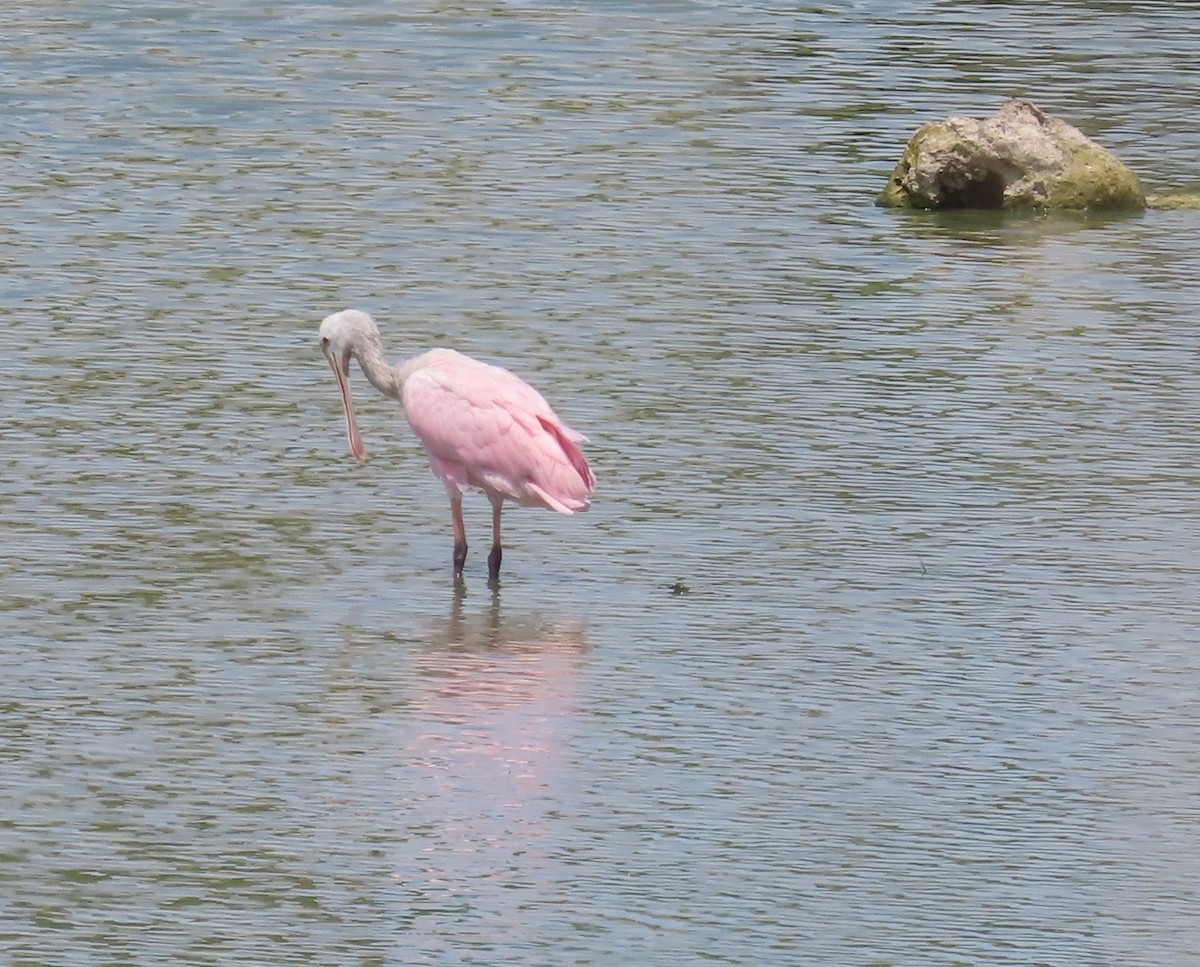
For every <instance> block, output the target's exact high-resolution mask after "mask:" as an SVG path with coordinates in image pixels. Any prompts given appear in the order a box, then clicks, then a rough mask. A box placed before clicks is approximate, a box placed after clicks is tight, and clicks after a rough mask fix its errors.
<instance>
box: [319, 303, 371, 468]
mask: <svg viewBox="0 0 1200 967" xmlns="http://www.w3.org/2000/svg"><path fill="white" fill-rule="evenodd" d="M319 332H320V336H321V352H323V353H324V354H325V359H326V361H328V363H329V368H330V369H332V370H333V375H334V376H336V377H337V383H338V390H339V391H340V392H341V394H342V410H343V412H344V413H345V414H346V439H347V441H348V442H349V444H350V452H351V453H352V454H354V457H355V459H356V460H358V461H360V462H361V461H364V460H366V459H367V448H366V447H365V446H363V441H362V436H361V435H360V434H359V432H358V423H357V421H356V420H355V418H354V401H353V400H352V399H351V398H350V359H351V358H352V357H353V356H355V355H359V356H360V358H361V354H362V353H363V352H364V351H365V350H368V349H374V350H379V342H380V340H379V329H378V327H377V326H376V325H375V320H374V319H372V318H371V317H370V316H369V315H367V314H366V313H365V312H360V311H359V310H357V309H345V310H343V311H341V312H335V313H333V315H330V316H326V317H325V318H324V319H323V320H321V328H320V330H319Z"/></svg>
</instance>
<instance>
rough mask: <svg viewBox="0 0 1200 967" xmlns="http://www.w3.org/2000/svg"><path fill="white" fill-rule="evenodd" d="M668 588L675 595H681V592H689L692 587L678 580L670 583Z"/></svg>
mask: <svg viewBox="0 0 1200 967" xmlns="http://www.w3.org/2000/svg"><path fill="white" fill-rule="evenodd" d="M667 590H668V591H670V592H671V593H672V594H673V595H676V596H679V595H681V594H687V593H688V592H690V591H691V590H692V589H691V588H689V587H688V586H687V585H686V584H684V583H683V582H682V581H676V582H675V583H674V584H668V585H667Z"/></svg>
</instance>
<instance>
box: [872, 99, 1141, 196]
mask: <svg viewBox="0 0 1200 967" xmlns="http://www.w3.org/2000/svg"><path fill="white" fill-rule="evenodd" d="M876 203H877V204H879V205H882V206H885V207H891V208H921V209H946V208H980V209H1009V210H1022V209H1047V208H1049V209H1071V210H1096V211H1141V210H1142V209H1144V208H1145V207H1146V196H1145V194H1144V193H1143V192H1142V187H1141V185H1140V184H1139V182H1138V179H1137V176H1136V175H1135V174H1134V173H1133V172H1132V171H1130V170H1129V168H1127V167H1126V166H1125V165H1124V164H1122V163H1121V162H1120V161H1119V160H1117V158H1116V157H1115V156H1114V155H1113V154H1112V153H1111V152H1109V151H1107V150H1106V149H1105V148H1102V147H1101V146H1100V145H1098V144H1096V142H1094V141H1092V140H1091V139H1090V138H1088V137H1086V136H1085V135H1084V134H1082V133H1081V132H1080V131H1079V130H1078V129H1077V128H1074V127H1072V126H1071V125H1069V124H1067V123H1066V122H1065V121H1061V120H1059V119H1057V118H1053V117H1051V116H1049V115H1047V114H1045V113H1043V112H1042V111H1040V110H1038V108H1037V107H1035V106H1034V105H1033V104H1032V103H1031V102H1029V101H1027V100H1024V99H1021V98H1014V99H1012V100H1010V101H1007V102H1006V103H1005V104H1004V105H1003V106H1002V107H1001V108H1000V110H999V111H998V112H997V113H996V115H995V116H994V117H991V118H988V119H987V120H985V121H980V120H977V119H975V118H961V117H952V118H948V119H947V120H945V121H935V122H931V123H929V124H925V125H922V126H921V128H919V129H918V130H917V132H916V134H914V135H913V136H912V138H911V139H910V140H909V142H908V145H907V147H906V148H905V149H904V155H903V157H901V159H900V162H899V163H898V164H897V165H896V168H895V170H894V171H893V172H892V176H891V178H889V179H888V183H887V185H886V186H885V187H884V189H883V191H882V192H881V193H880V195H879V197H878V198H877V199H876Z"/></svg>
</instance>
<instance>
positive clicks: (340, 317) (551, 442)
mask: <svg viewBox="0 0 1200 967" xmlns="http://www.w3.org/2000/svg"><path fill="white" fill-rule="evenodd" d="M320 333H321V350H322V352H324V353H325V358H326V360H328V362H329V365H330V367H331V368H332V369H333V374H334V376H336V377H337V382H338V389H339V390H341V393H342V409H343V410H344V411H345V413H346V438H347V439H348V440H349V442H350V452H351V453H352V454H354V456H355V457H356V458H357V459H358V460H359V461H364V460H366V459H367V451H366V448H365V447H364V446H363V442H362V437H361V436H360V435H359V432H358V424H357V423H356V421H355V419H354V403H353V402H352V400H351V398H350V384H349V382H348V380H349V377H350V359H351V357H353V358H354V359H357V360H358V365H359V366H360V367H361V369H362V371H363V375H365V376H366V377H367V380H368V381H369V382H370V383H371V385H372V386H374V387H375V388H376V389H377V390H379V392H381V393H382V394H383V395H384V396H390V397H391V398H392V399H395V400H399V401H400V402H401V404H402V405H403V407H404V415H405V417H406V418H407V419H408V425H409V426H411V427H412V429H413V432H414V433H415V434H416V435H417V437H418V438H419V439H420V441H421V443H423V444H424V445H425V450H426V452H427V453H428V454H429V466H430V467H431V468H432V469H433V472H434V473H435V474H436V475H437V476H438V477H440V478H441V479H442V483H443V484H445V486H446V493H447V494H449V495H450V513H451V515H452V516H453V519H454V577H455V579H456V580H459V579H461V578H462V571H463V564H464V563H465V561H466V559H467V533H466V528H465V527H464V526H463V515H462V495H463V493H464V492H465V491H466V490H467V489H468V488H469V487H472V486H474V487H479V488H480V489H481V490H483V492H484V493H486V494H487V495H488V499H489V500H491V502H492V550H491V553H490V554H488V581H489V583H492V584H495V583H496V582H497V581H498V580H499V578H500V558H501V556H502V551H501V549H500V510H501V508H502V507H503V505H504V501H506V500H511V501H514V502H515V503H518V504H521V505H522V506H525V507H545V508H546V509H547V510H556V511H558V512H559V513H560V514H574V513H576V512H577V511H583V510H587V509H588V507H590V506H591V502H590V501H589V499H588V498H589V497H590V496H591V495H592V492H593V491H594V490H595V489H596V478H595V476H593V474H592V471H591V468H589V467H588V462H587V459H586V458H585V457H584V455H583V452H582V451H581V450H580V449H579V444H580V443H585V442H587V437H585V436H583V434H581V433H577V432H575V431H574V430H572V429H571V428H570V427H569V426H567V425H566V424H565V423H563V421H562V420H560V419H559V418H558V417H557V416H556V415H555V414H554V411H553V410H552V409H550V404H549V403H547V402H546V401H545V400H544V399H543V398H542V395H541V394H540V393H539V392H538V391H537V390H535V389H534V388H533V387H532V386H530V385H529V384H528V383H526V382H525V381H524V380H522V379H520V378H518V377H517V376H514V375H513V374H512V373H510V372H509V371H508V370H507V369H501V368H500V367H499V366H489V365H488V364H487V363H481V362H479V361H478V360H475V359H472V358H471V357H470V356H464V355H463V354H462V353H458V352H455V351H454V350H453V349H431V350H430V351H429V352H427V353H422V354H421V355H420V356H415V357H413V358H412V359H410V360H408V361H407V362H404V363H401V364H400V365H399V366H392V365H391V364H389V363H388V361H387V360H386V359H385V358H384V355H383V343H382V342H381V340H380V338H379V329H378V327H377V326H376V325H375V320H374V319H372V318H371V317H370V316H369V315H367V314H366V313H365V312H359V311H358V310H356V309H347V310H345V311H343V312H335V313H334V314H333V315H331V316H326V317H325V319H324V320H322V322H321V330H320Z"/></svg>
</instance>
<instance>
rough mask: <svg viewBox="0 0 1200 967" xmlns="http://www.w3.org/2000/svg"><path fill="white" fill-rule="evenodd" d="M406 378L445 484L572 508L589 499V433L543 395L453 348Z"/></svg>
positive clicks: (412, 407) (409, 410)
mask: <svg viewBox="0 0 1200 967" xmlns="http://www.w3.org/2000/svg"><path fill="white" fill-rule="evenodd" d="M421 358H422V360H423V364H422V365H421V366H419V367H418V368H417V369H416V370H415V371H414V372H412V373H411V374H410V375H409V376H408V379H407V380H406V381H405V383H404V397H403V402H404V414H405V416H406V417H407V418H408V423H409V426H411V427H412V428H413V432H414V433H416V435H417V436H418V437H419V438H420V440H421V442H422V443H423V444H424V445H425V449H426V450H427V451H428V453H429V464H430V466H431V467H432V468H433V472H434V473H435V474H437V475H438V476H439V477H441V478H442V480H444V481H446V482H447V484H450V485H453V486H456V487H458V489H459V490H466V489H467V488H468V487H469V486H472V485H473V486H476V487H482V488H483V489H484V490H485V491H487V492H488V493H489V494H494V495H499V496H501V497H504V498H506V499H508V500H514V501H516V502H517V503H520V504H525V505H527V506H538V507H545V508H547V509H549V510H556V511H558V512H559V513H562V514H573V513H575V512H576V511H581V510H587V509H588V507H590V506H591V503H590V501H589V500H588V498H589V497H590V496H591V494H592V491H593V490H595V487H596V478H595V477H594V476H593V474H592V471H591V469H590V468H589V467H588V463H587V459H586V458H585V457H584V455H583V452H582V451H581V450H580V449H579V444H580V443H582V442H584V441H585V440H586V437H584V436H583V435H582V434H580V433H577V432H575V431H574V430H572V429H571V428H570V427H569V426H567V425H566V424H565V423H563V422H562V420H560V419H559V418H558V417H557V416H556V415H555V413H554V411H553V410H552V409H551V408H550V404H549V403H547V402H546V401H545V400H544V399H543V398H542V395H541V394H540V393H539V392H538V391H537V390H535V389H534V388H533V387H532V386H530V385H529V384H528V383H526V382H524V381H523V380H521V379H519V378H518V377H516V376H514V375H513V374H512V373H510V372H509V371H508V370H506V369H501V368H500V367H498V366H489V365H487V364H486V363H481V362H478V361H477V360H474V359H471V358H470V357H469V356H463V355H462V354H461V353H456V352H454V351H453V350H449V349H442V350H434V351H432V352H430V353H426V354H425V356H423V357H421Z"/></svg>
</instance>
